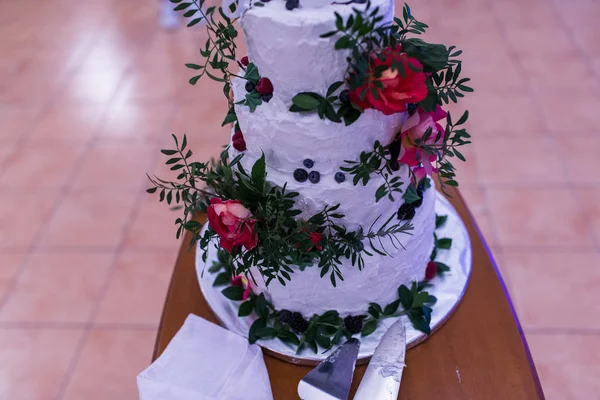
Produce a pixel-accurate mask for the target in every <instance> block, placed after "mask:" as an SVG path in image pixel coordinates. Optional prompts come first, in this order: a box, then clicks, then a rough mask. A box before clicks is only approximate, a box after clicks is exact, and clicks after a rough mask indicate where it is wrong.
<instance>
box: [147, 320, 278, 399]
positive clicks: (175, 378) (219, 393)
mask: <svg viewBox="0 0 600 400" xmlns="http://www.w3.org/2000/svg"><path fill="white" fill-rule="evenodd" d="M137 383H138V390H139V392H140V400H238V399H240V400H242V399H243V400H272V399H273V394H272V392H271V385H270V383H269V375H268V374H267V368H266V367H265V362H264V360H263V356H262V351H261V349H260V347H259V346H257V345H254V344H252V345H251V344H249V343H248V340H247V339H246V338H243V337H241V336H239V335H236V334H235V333H232V332H230V331H228V330H227V329H224V328H222V327H220V326H218V325H215V324H213V323H210V322H208V321H206V320H205V319H202V318H200V317H198V316H196V315H193V314H190V315H188V317H187V318H186V320H185V322H184V324H183V326H182V327H181V329H180V330H179V332H177V334H176V335H175V337H174V338H173V340H171V343H169V345H168V346H167V348H166V349H165V351H164V352H163V353H162V354H161V356H160V357H159V358H158V359H156V361H154V363H153V364H152V365H150V366H149V367H148V368H147V369H146V370H144V371H142V372H141V373H140V374H139V375H138V377H137Z"/></svg>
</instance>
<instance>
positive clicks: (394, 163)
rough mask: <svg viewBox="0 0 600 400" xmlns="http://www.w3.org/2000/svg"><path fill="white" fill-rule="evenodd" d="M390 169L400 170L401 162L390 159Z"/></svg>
mask: <svg viewBox="0 0 600 400" xmlns="http://www.w3.org/2000/svg"><path fill="white" fill-rule="evenodd" d="M390 169H391V170H392V171H398V170H399V169H400V163H399V162H398V161H396V160H392V161H390Z"/></svg>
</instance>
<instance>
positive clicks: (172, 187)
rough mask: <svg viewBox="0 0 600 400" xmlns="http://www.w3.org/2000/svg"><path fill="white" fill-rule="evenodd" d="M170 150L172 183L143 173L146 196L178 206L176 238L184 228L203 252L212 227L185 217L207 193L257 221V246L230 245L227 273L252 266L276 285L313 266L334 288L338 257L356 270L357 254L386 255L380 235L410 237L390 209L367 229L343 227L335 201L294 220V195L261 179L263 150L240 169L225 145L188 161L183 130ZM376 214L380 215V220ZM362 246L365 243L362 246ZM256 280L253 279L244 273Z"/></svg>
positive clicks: (360, 258)
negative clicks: (215, 155)
mask: <svg viewBox="0 0 600 400" xmlns="http://www.w3.org/2000/svg"><path fill="white" fill-rule="evenodd" d="M173 138H174V140H175V149H163V150H161V152H162V153H163V154H165V155H167V156H169V159H168V160H167V162H166V163H167V165H170V166H171V167H170V169H171V170H173V171H178V172H179V175H178V176H177V181H175V182H169V181H165V180H162V179H160V178H158V177H156V176H154V177H150V176H148V178H149V179H150V182H151V183H152V184H153V186H152V187H151V188H149V189H147V192H148V193H156V194H158V196H159V201H161V202H162V201H166V202H167V203H168V204H169V205H171V204H173V205H179V206H180V207H182V208H183V218H177V220H176V222H175V223H176V224H177V225H178V229H177V237H178V238H179V237H180V236H181V235H182V234H183V231H184V230H188V231H190V232H191V233H192V238H191V242H190V246H193V245H194V244H195V243H196V242H200V247H201V248H202V249H204V250H206V249H207V248H208V246H209V244H210V243H211V241H212V240H213V239H214V238H216V237H217V233H216V232H215V231H214V230H212V229H210V228H209V229H207V230H206V231H204V233H202V224H201V223H200V222H198V221H195V220H193V219H192V216H193V214H194V212H195V211H196V210H198V209H199V210H202V211H207V209H208V207H209V205H210V198H212V197H217V198H220V199H222V200H237V201H239V202H241V203H242V204H243V205H244V206H245V207H246V208H247V209H249V210H250V211H251V213H252V218H253V219H254V220H256V224H255V226H254V232H255V233H256V235H257V237H258V246H256V247H255V248H253V249H250V250H248V249H242V247H241V246H240V247H237V248H234V249H233V250H232V253H231V256H232V265H233V270H232V272H233V273H235V274H236V275H242V274H244V275H245V274H251V268H252V267H253V266H254V267H256V268H257V269H258V270H259V271H260V273H261V275H262V277H264V279H265V280H266V283H267V284H269V283H270V282H271V281H272V280H273V279H277V280H278V281H279V282H280V283H281V284H282V285H285V282H286V281H289V280H290V279H291V274H292V273H294V268H293V267H294V266H298V267H300V270H302V269H304V268H306V267H311V266H313V265H314V264H315V263H316V265H317V268H319V269H320V270H321V271H320V274H321V277H324V276H325V275H329V279H330V281H331V284H332V285H333V286H336V284H337V280H343V279H344V278H343V275H342V273H341V270H340V268H339V267H340V265H341V264H342V262H343V260H344V259H348V260H351V263H352V265H353V266H357V268H358V269H362V268H363V267H364V265H365V261H364V255H367V256H372V255H373V254H374V253H377V254H381V255H388V251H387V248H386V246H385V244H384V239H386V240H387V243H389V244H391V245H392V246H393V247H394V248H399V247H401V246H402V243H401V241H400V239H399V236H400V235H403V234H409V235H410V234H411V231H412V229H413V226H412V224H411V223H410V221H395V220H394V219H395V213H394V212H393V213H392V214H391V215H390V216H389V218H387V219H385V220H382V223H381V225H380V226H378V227H375V225H376V224H377V222H378V220H379V218H378V219H377V220H375V221H374V222H373V224H372V225H371V227H370V228H369V229H367V230H364V229H363V228H359V229H358V230H356V231H349V230H347V229H346V228H345V227H344V226H343V225H341V223H340V221H342V220H343V218H344V214H342V213H340V212H339V210H338V208H339V204H338V205H335V206H326V207H325V208H324V209H323V210H322V211H320V212H318V213H316V214H314V215H312V216H310V217H309V218H307V219H299V218H298V216H299V215H300V214H301V211H300V210H298V209H296V208H295V199H296V197H297V196H298V195H299V194H298V193H297V192H290V191H288V190H287V188H286V185H284V186H283V187H279V186H277V185H274V184H272V183H271V182H269V181H268V180H267V173H266V162H265V157H264V155H263V156H262V157H261V158H259V159H258V160H257V161H256V162H255V163H254V165H253V166H252V169H251V171H246V170H245V169H244V167H243V166H242V164H241V162H240V160H241V158H242V157H243V155H239V156H237V157H235V158H234V159H233V160H231V161H229V159H228V157H229V154H228V149H226V150H225V151H223V153H222V154H221V157H220V160H218V161H215V162H214V163H212V164H211V163H200V162H192V161H190V160H191V157H192V155H193V152H192V151H191V150H189V149H187V137H186V136H185V135H184V137H183V140H182V141H181V144H180V143H179V141H178V140H177V137H175V136H174V135H173ZM380 218H381V217H380ZM310 233H318V234H319V235H320V236H321V239H320V243H319V246H318V248H317V247H315V245H314V243H313V242H312V240H311V236H310ZM365 244H368V245H369V248H365ZM251 278H252V279H253V280H254V281H255V279H256V278H255V277H254V276H251Z"/></svg>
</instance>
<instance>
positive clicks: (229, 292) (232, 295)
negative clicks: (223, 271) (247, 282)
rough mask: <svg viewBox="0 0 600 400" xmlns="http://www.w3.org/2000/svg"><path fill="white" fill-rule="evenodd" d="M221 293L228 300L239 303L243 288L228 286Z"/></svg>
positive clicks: (242, 296) (242, 295) (241, 298)
mask: <svg viewBox="0 0 600 400" xmlns="http://www.w3.org/2000/svg"><path fill="white" fill-rule="evenodd" d="M221 293H223V296H225V297H227V298H228V299H229V300H235V301H240V300H243V298H244V288H243V287H241V286H229V287H227V288H225V289H223V290H222V291H221Z"/></svg>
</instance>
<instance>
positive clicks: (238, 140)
mask: <svg viewBox="0 0 600 400" xmlns="http://www.w3.org/2000/svg"><path fill="white" fill-rule="evenodd" d="M231 143H232V145H233V148H234V149H236V150H237V151H246V141H245V140H244V135H243V134H242V131H241V130H239V129H237V130H236V131H235V132H234V134H233V136H232V137H231Z"/></svg>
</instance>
